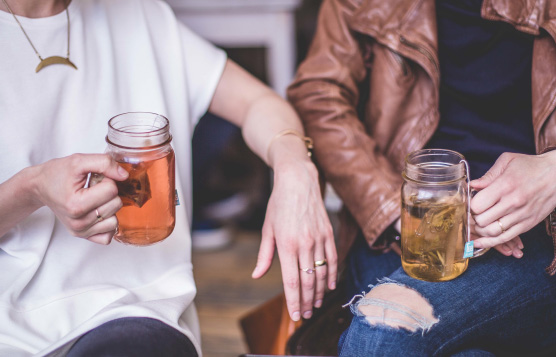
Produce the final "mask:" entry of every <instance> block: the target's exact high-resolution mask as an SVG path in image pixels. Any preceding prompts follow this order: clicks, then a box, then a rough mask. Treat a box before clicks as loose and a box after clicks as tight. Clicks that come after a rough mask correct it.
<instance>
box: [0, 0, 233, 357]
mask: <svg viewBox="0 0 556 357" xmlns="http://www.w3.org/2000/svg"><path fill="white" fill-rule="evenodd" d="M69 15H70V21H71V45H70V49H71V56H70V59H71V61H72V62H73V63H75V65H76V66H77V67H78V70H77V71H76V70H74V69H72V68H70V67H68V66H63V65H53V66H50V67H46V68H44V69H43V70H42V71H40V72H39V73H35V68H36V66H37V64H38V58H37V56H36V55H35V53H34V51H33V49H32V48H31V46H30V45H29V43H28V42H27V40H26V38H25V36H24V34H23V32H22V31H21V29H20V28H19V26H18V25H17V23H16V22H15V20H14V19H13V17H12V15H11V14H9V13H6V12H2V11H0V81H1V85H0V182H4V181H6V180H8V179H9V178H10V177H12V176H13V175H14V174H16V173H17V172H18V171H20V170H21V169H23V168H25V167H28V166H31V165H37V164H39V163H43V162H45V161H47V160H50V159H53V158H57V157H63V156H67V155H70V154H73V153H102V152H104V150H105V148H106V143H105V141H104V138H105V136H106V132H107V122H108V120H109V119H110V118H111V117H113V116H114V115H117V114H119V113H123V112H129V111H149V112H156V113H159V114H162V115H164V116H166V117H167V118H168V119H169V120H170V130H171V133H172V135H173V138H174V140H173V142H172V146H173V148H174V150H175V153H176V188H177V190H178V194H179V198H180V201H181V205H179V206H177V207H176V226H175V230H174V232H173V233H172V235H171V236H170V237H168V238H167V239H166V240H165V241H163V242H161V243H158V244H155V245H153V246H149V247H133V246H128V245H123V244H120V243H118V242H115V241H114V242H112V244H110V245H108V246H102V245H98V244H95V243H91V242H89V241H87V240H84V239H80V238H76V237H73V236H71V235H70V234H69V233H68V231H67V230H66V228H65V227H64V226H63V225H62V224H61V223H60V221H59V220H57V218H56V216H55V215H54V214H53V213H52V211H51V210H50V209H49V208H48V207H43V208H41V209H39V210H37V211H36V212H34V213H33V214H31V215H30V216H29V217H28V218H27V219H25V220H24V221H23V222H21V223H20V224H18V225H17V226H16V227H15V228H13V229H12V230H10V231H9V232H8V233H7V234H5V235H4V236H2V237H0V355H2V356H29V355H33V354H39V355H43V354H45V353H48V352H50V351H52V350H54V349H55V348H57V347H58V346H61V345H63V344H64V343H66V342H67V341H69V340H71V339H73V338H75V337H77V336H79V335H81V334H83V333H84V332H86V331H88V330H90V329H92V328H94V327H96V326H98V325H100V324H102V323H104V322H107V321H109V320H112V319H115V318H119V317H124V316H146V317H153V318H157V319H160V320H162V321H163V322H165V323H167V324H169V325H171V326H173V327H175V328H177V329H179V330H180V331H182V332H183V333H185V334H186V335H187V336H188V337H189V338H190V339H191V340H192V341H193V343H194V344H195V346H196V347H197V350H198V351H199V353H200V348H199V347H200V343H199V341H200V336H199V335H200V333H199V326H198V320H197V316H196V312H195V307H194V305H193V298H194V296H195V292H196V290H195V284H194V281H193V273H192V266H191V240H190V230H189V216H190V213H191V212H190V207H191V205H190V202H191V200H190V194H191V193H190V191H191V180H190V176H191V175H190V174H191V172H190V163H191V158H190V156H191V147H190V145H191V141H190V139H191V135H192V132H193V128H194V126H195V124H196V122H197V120H198V119H199V118H200V117H201V116H202V114H203V113H204V112H206V110H207V108H208V105H209V103H210V101H211V99H212V96H213V94H214V90H215V88H216V85H217V83H218V81H219V79H220V76H221V74H222V71H223V68H224V65H225V62H226V55H225V53H224V52H223V51H222V50H220V49H217V48H215V47H214V46H212V45H211V44H209V43H207V42H206V41H204V40H202V39H200V38H199V37H197V36H196V35H194V34H193V33H192V32H191V31H190V30H188V29H187V28H186V27H185V26H183V25H181V24H180V23H178V22H177V21H176V18H175V16H174V14H173V13H172V11H171V9H170V8H169V6H168V5H166V4H165V3H163V2H161V1H157V0H73V1H72V2H71V4H70V5H69ZM18 18H19V21H20V22H21V24H22V25H23V27H24V28H25V31H27V33H28V35H29V37H30V38H31V40H32V42H33V44H34V45H35V47H36V48H37V50H38V52H39V53H40V54H41V56H42V57H43V58H46V57H49V56H54V55H58V56H65V54H66V46H67V20H66V13H65V12H62V13H60V14H57V15H55V16H52V17H48V18H38V19H30V18H24V17H21V16H19V17H18Z"/></svg>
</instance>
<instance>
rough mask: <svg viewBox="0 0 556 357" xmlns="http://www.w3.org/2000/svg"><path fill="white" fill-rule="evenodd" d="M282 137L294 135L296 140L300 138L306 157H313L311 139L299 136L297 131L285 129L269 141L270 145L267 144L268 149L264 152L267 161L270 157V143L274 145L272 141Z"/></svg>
mask: <svg viewBox="0 0 556 357" xmlns="http://www.w3.org/2000/svg"><path fill="white" fill-rule="evenodd" d="M284 135H295V136H297V137H298V138H300V139H301V140H302V141H303V143H304V144H305V147H306V148H307V156H309V157H311V156H312V155H313V152H312V150H313V139H311V138H310V137H308V136H303V135H301V134H300V133H299V132H298V131H296V130H293V129H285V130H282V131H281V132H279V133H278V134H276V135H274V137H273V138H272V139H270V143H269V144H268V149H267V150H266V158H267V160H268V159H269V155H270V147H271V146H272V143H274V141H275V140H276V139H278V138H279V137H281V136H284Z"/></svg>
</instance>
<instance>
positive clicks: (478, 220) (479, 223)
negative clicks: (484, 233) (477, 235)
mask: <svg viewBox="0 0 556 357" xmlns="http://www.w3.org/2000/svg"><path fill="white" fill-rule="evenodd" d="M473 218H474V220H475V225H476V226H477V227H480V228H484V227H485V223H486V222H485V218H484V217H482V216H475V217H473Z"/></svg>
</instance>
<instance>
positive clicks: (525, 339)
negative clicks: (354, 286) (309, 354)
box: [339, 226, 556, 356]
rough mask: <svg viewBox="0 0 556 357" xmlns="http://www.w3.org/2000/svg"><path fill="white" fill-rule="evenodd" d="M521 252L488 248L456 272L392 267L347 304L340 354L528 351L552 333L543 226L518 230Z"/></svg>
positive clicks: (554, 297) (555, 294)
mask: <svg viewBox="0 0 556 357" xmlns="http://www.w3.org/2000/svg"><path fill="white" fill-rule="evenodd" d="M522 239H523V241H524V245H525V250H524V256H523V258H521V259H515V258H512V257H505V256H502V255H501V254H499V253H497V252H496V251H490V252H488V253H487V254H485V255H484V256H483V257H481V258H478V259H476V260H471V261H470V264H469V268H468V270H467V271H466V272H465V273H464V274H463V275H462V276H460V277H458V278H456V279H454V280H452V281H448V282H443V283H429V282H425V281H419V280H415V279H413V278H410V277H409V276H407V274H405V273H404V271H403V270H402V269H398V270H397V271H396V272H394V273H393V274H392V275H390V276H389V278H388V279H385V280H384V281H383V282H381V283H380V284H379V285H378V286H377V287H375V288H374V289H372V290H371V291H370V292H369V293H368V294H367V295H366V296H365V297H364V298H362V299H361V300H359V301H358V302H357V303H355V304H353V305H352V311H353V312H354V314H355V315H356V316H355V317H354V319H353V321H352V324H351V326H350V328H349V329H348V331H346V333H345V334H344V336H343V337H342V339H341V341H340V345H339V349H340V354H341V355H345V356H355V355H366V356H367V355H373V354H376V355H392V356H396V355H408V354H409V355H411V354H414V355H427V356H436V355H452V354H456V353H458V354H459V355H462V356H465V355H474V354H475V355H477V354H478V353H481V354H483V355H484V354H485V353H488V352H492V353H495V354H504V353H506V354H507V353H508V352H511V353H513V354H515V353H535V352H537V351H540V350H542V349H545V348H547V347H548V346H550V345H551V344H554V341H556V279H555V278H553V277H549V276H548V275H546V274H545V272H544V266H545V265H547V264H548V263H549V262H550V261H551V259H552V252H553V250H552V248H551V240H550V239H549V237H548V236H547V235H546V233H544V231H543V227H541V226H538V227H536V228H535V229H533V230H531V231H530V232H527V233H526V234H523V235H522Z"/></svg>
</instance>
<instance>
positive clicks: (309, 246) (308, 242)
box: [299, 237, 315, 251]
mask: <svg viewBox="0 0 556 357" xmlns="http://www.w3.org/2000/svg"><path fill="white" fill-rule="evenodd" d="M299 246H300V247H301V249H303V250H305V251H313V249H314V248H315V240H314V239H311V238H309V237H304V238H301V242H300V243H299Z"/></svg>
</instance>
